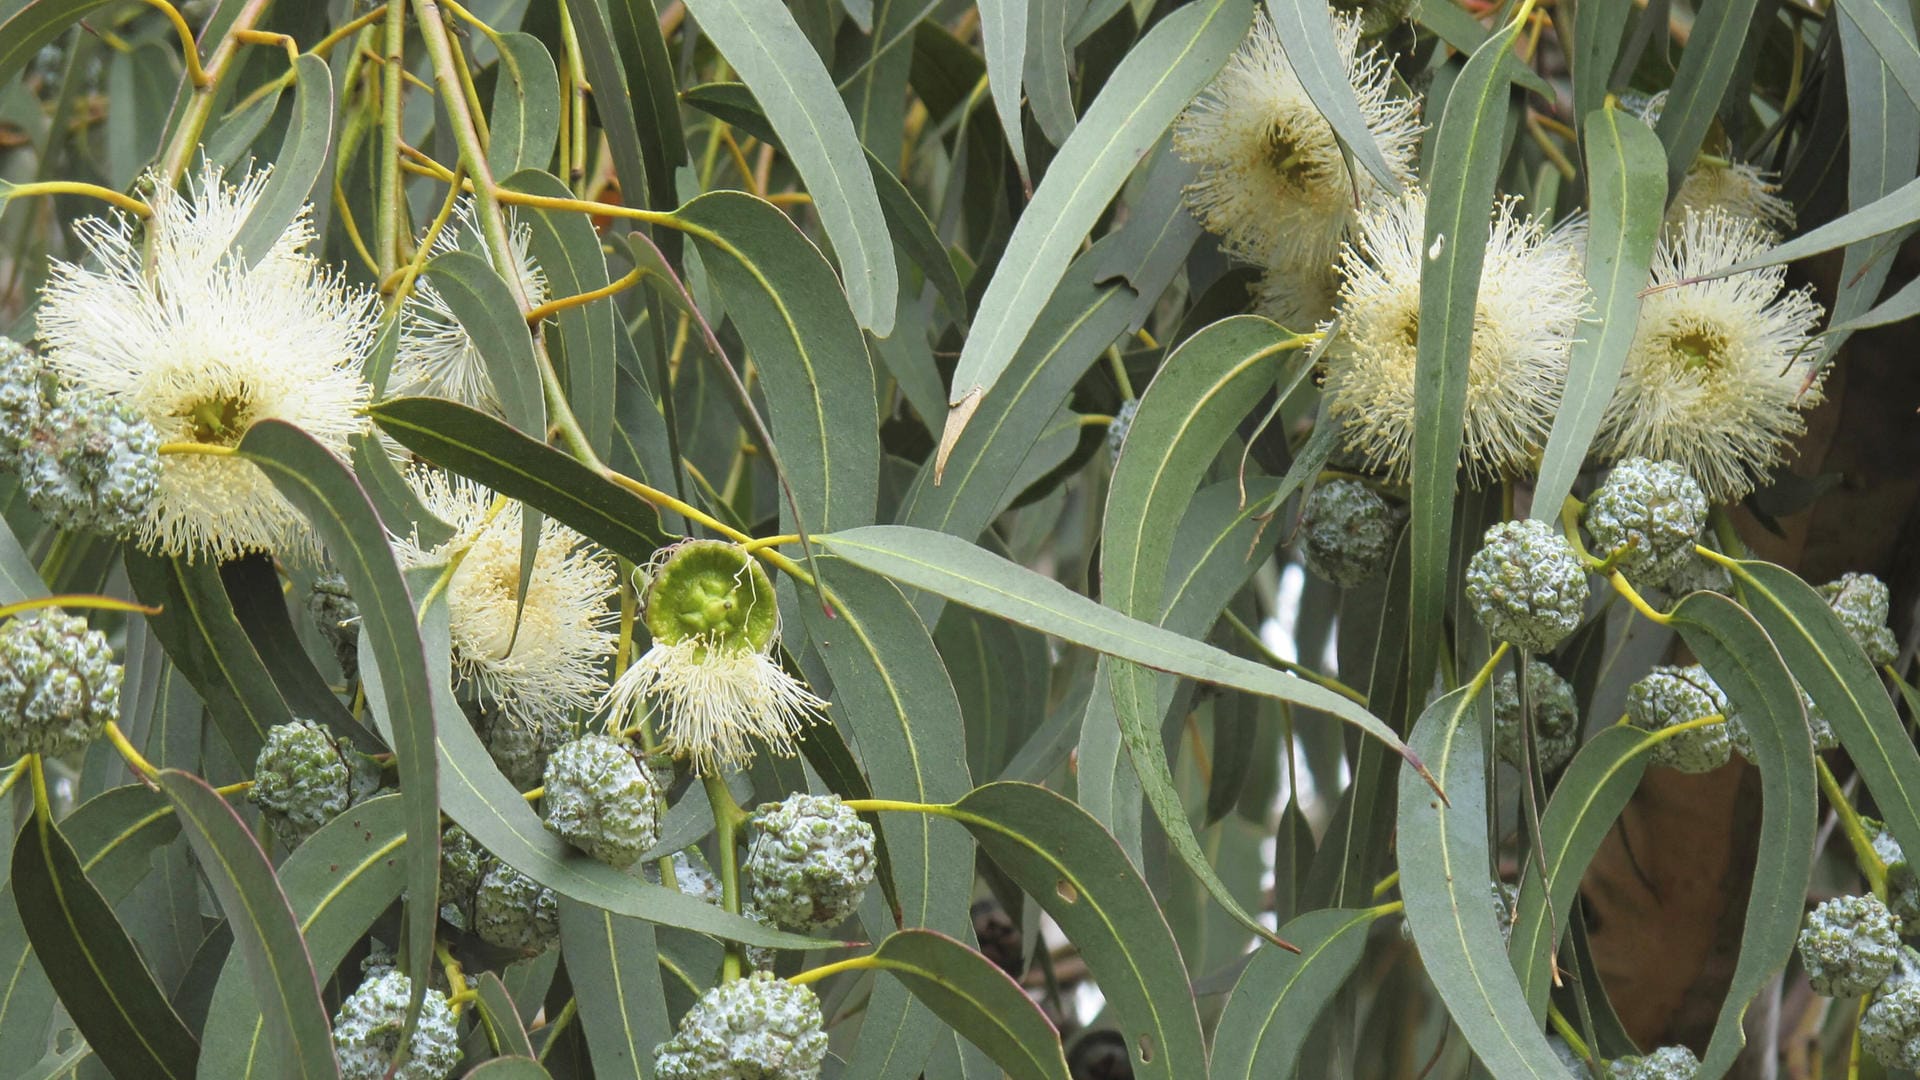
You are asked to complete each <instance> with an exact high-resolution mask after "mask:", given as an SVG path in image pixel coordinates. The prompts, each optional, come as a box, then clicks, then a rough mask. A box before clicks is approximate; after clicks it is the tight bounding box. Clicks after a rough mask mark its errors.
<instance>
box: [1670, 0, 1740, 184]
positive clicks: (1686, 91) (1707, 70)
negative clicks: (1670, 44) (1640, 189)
mask: <svg viewBox="0 0 1920 1080" xmlns="http://www.w3.org/2000/svg"><path fill="white" fill-rule="evenodd" d="M1758 7H1759V0H1707V2H1705V3H1703V4H1701V5H1700V8H1699V15H1698V16H1697V17H1696V18H1695V19H1694V20H1693V29H1692V31H1691V32H1690V33H1689V34H1688V35H1687V47H1686V49H1685V50H1683V51H1682V52H1681V54H1680V67H1679V69H1678V70H1676V71H1675V72H1674V73H1673V86H1672V88H1671V89H1669V90H1668V91H1667V104H1666V107H1665V108H1664V109H1662V110H1661V111H1660V123H1659V124H1658V125H1657V126H1656V128H1655V130H1656V131H1658V132H1659V134H1660V142H1661V143H1662V144H1663V145H1665V146H1666V148H1667V190H1668V191H1670V192H1671V191H1679V190H1680V181H1681V180H1683V179H1685V178H1686V175H1687V170H1688V169H1691V168H1693V159H1694V157H1695V155H1697V154H1699V153H1700V144H1701V143H1702V142H1704V141H1705V140H1706V137H1707V129H1708V128H1711V127H1712V126H1713V117H1714V114H1715V113H1717V112H1719V111H1720V102H1721V100H1722V99H1724V98H1725V97H1726V96H1727V84H1728V83H1729V82H1730V81H1732V79H1733V72H1734V68H1735V66H1736V65H1738V64H1739V62H1740V49H1741V46H1743V45H1745V44H1746V41H1747V33H1748V31H1749V30H1752V29H1753V28H1754V18H1753V13H1754V10H1755V9H1756V8H1758Z"/></svg>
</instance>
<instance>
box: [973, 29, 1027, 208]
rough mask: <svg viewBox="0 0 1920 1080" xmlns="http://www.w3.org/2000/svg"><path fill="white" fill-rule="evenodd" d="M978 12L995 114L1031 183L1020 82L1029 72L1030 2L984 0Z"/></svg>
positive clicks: (1017, 165)
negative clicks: (1023, 124) (1028, 6)
mask: <svg viewBox="0 0 1920 1080" xmlns="http://www.w3.org/2000/svg"><path fill="white" fill-rule="evenodd" d="M979 11H980V44H981V50H980V51H981V52H982V53H983V54H985V58H986V62H987V91H988V92H989V93H990V94H992V95H993V111H994V115H996V116H998V117H999V118H1000V130H1001V132H1003V133H1004V134H1005V135H1006V137H1007V146H1008V147H1010V148H1011V149H1012V151H1013V164H1014V167H1015V168H1016V169H1019V170H1020V179H1021V180H1022V181H1024V182H1026V183H1028V184H1031V183H1032V180H1031V179H1030V178H1029V176H1028V172H1027V145H1026V134H1025V130H1024V128H1023V127H1022V125H1021V123H1020V99H1021V97H1022V95H1021V92H1020V90H1021V87H1020V83H1021V80H1022V79H1024V78H1026V70H1027V0H982V2H981V3H980V5H979Z"/></svg>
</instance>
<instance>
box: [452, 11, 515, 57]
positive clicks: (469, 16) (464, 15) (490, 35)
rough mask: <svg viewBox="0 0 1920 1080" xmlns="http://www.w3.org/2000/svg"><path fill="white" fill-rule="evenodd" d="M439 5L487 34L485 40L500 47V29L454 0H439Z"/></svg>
mask: <svg viewBox="0 0 1920 1080" xmlns="http://www.w3.org/2000/svg"><path fill="white" fill-rule="evenodd" d="M440 5H441V6H442V7H444V8H446V9H447V10H448V11H451V12H453V13H454V14H455V15H457V16H459V17H460V20H461V21H462V22H464V23H466V24H468V25H469V26H472V27H473V28H474V29H475V30H478V31H480V32H481V33H483V34H485V35H487V40H488V41H491V42H493V44H494V47H495V48H499V47H500V31H498V30H495V29H494V28H493V27H491V26H488V25H487V24H486V23H485V22H484V21H482V20H481V18H480V17H479V16H478V15H475V14H474V13H473V12H471V11H468V10H467V9H466V8H464V7H461V6H460V5H459V4H458V3H456V2H455V0H440ZM503 51H504V50H503Z"/></svg>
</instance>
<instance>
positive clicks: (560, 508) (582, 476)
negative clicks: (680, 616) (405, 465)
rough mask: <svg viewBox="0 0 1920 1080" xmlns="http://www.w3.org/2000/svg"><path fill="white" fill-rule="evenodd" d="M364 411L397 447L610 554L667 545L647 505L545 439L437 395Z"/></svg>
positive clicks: (648, 552)
mask: <svg viewBox="0 0 1920 1080" xmlns="http://www.w3.org/2000/svg"><path fill="white" fill-rule="evenodd" d="M367 412H368V415H370V416H372V417H373V421H374V423H376V424H379V425H380V428H381V430H383V431H385V432H386V433H387V434H389V435H391V436H393V437H394V439H395V440H396V441H397V442H399V443H400V445H402V446H404V447H406V448H407V449H409V450H411V451H413V452H414V453H416V454H419V455H420V456H421V457H423V458H426V459H427V460H428V461H431V462H433V463H434V464H435V465H439V466H441V467H442V468H446V469H451V470H452V471H454V472H456V473H459V474H460V475H461V476H465V477H469V478H471V479H474V480H477V481H479V482H480V483H482V484H485V485H486V486H487V487H489V488H491V489H493V490H494V491H496V492H499V493H500V494H502V495H505V496H507V497H508V498H511V499H519V500H520V501H522V502H524V503H526V504H527V505H528V506H532V507H535V508H537V509H538V510H540V511H541V512H542V513H545V514H547V515H548V516H549V517H552V518H553V519H554V520H555V521H558V522H560V523H561V524H563V525H565V526H567V527H568V528H570V529H573V530H575V531H577V532H579V533H580V535H582V536H585V537H586V538H587V539H589V540H592V541H594V542H595V543H597V544H600V545H602V546H603V547H605V548H606V549H607V550H609V551H611V552H613V553H614V554H616V555H621V556H624V557H626V558H628V559H632V560H633V561H634V562H637V563H644V562H646V561H647V559H648V558H650V557H651V556H652V555H653V553H654V551H655V550H657V549H659V548H661V547H664V546H665V545H666V543H667V538H666V536H665V534H663V533H661V532H660V531H659V529H658V528H657V527H652V526H655V523H657V522H658V520H659V512H658V511H656V510H655V509H654V508H653V507H652V506H651V505H650V504H648V503H645V502H642V501H641V500H640V498H639V497H638V496H636V495H634V494H632V493H631V492H629V491H626V490H624V489H622V488H621V487H619V486H618V485H616V484H614V483H613V481H611V480H608V479H607V478H606V477H604V476H601V475H600V474H599V473H596V472H594V471H593V470H592V469H591V468H589V467H587V466H586V465H582V464H581V463H580V462H579V461H577V460H575V459H574V458H572V457H570V456H568V455H567V454H565V453H562V452H561V451H559V450H555V449H554V448H553V447H551V446H548V445H547V444H546V443H543V442H540V441H538V440H536V439H530V438H528V437H527V436H525V435H523V434H521V433H520V432H518V431H515V430H514V429H512V428H510V427H508V426H507V425H506V424H503V423H501V422H500V421H498V420H496V419H494V418H493V417H491V416H488V415H487V414H485V413H482V412H478V411H476V410H474V409H469V408H467V407H466V406H465V405H461V404H459V403H458V402H453V401H447V400H444V399H442V398H426V397H403V398H393V399H390V400H387V401H383V402H380V403H379V404H377V405H374V406H372V407H370V408H369V409H368V410H367Z"/></svg>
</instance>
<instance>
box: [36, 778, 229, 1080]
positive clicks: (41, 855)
mask: <svg viewBox="0 0 1920 1080" xmlns="http://www.w3.org/2000/svg"><path fill="white" fill-rule="evenodd" d="M12 875H13V876H12V887H13V898H14V902H15V903H16V904H17V905H18V906H19V910H20V921H21V923H22V925H23V926H25V927H26V931H27V937H28V939H29V940H30V941H31V942H32V943H33V952H34V955H35V957H36V958H38V959H39V961H40V964H41V970H43V971H44V972H45V973H46V976H47V981H48V982H50V983H52V984H53V988H54V990H55V992H57V993H58V994H59V995H60V1002H61V1004H63V1005H65V1006H66V1008H67V1014H68V1015H69V1016H70V1017H72V1019H73V1023H74V1026H75V1027H77V1028H79V1029H80V1034H81V1035H83V1036H85V1037H86V1040H87V1044H88V1045H89V1046H92V1047H93V1048H94V1052H95V1053H97V1054H99V1055H100V1060H101V1061H102V1062H103V1063H104V1064H105V1065H106V1066H107V1068H108V1069H109V1070H110V1071H111V1072H112V1073H113V1074H114V1075H116V1076H143V1077H147V1076H150V1077H168V1078H177V1080H190V1078H191V1077H192V1076H193V1068H194V1061H195V1060H196V1059H197V1058H198V1057H199V1055H200V1047H199V1045H198V1043H196V1042H195V1041H194V1038H193V1033H192V1032H190V1031H188V1030H187V1026H186V1024H184V1023H182V1022H181V1020H180V1015H179V1014H178V1013H176V1012H174V1011H173V1006H172V1005H169V1004H168V1003H167V998H166V995H165V994H163V993H161V992H160V988H159V987H158V986H156V985H154V981H153V975H152V973H151V972H149V971H148V970H147V967H146V965H145V964H144V963H142V962H141V960H140V953H139V951H138V950H136V949H135V948H134V945H133V940H132V939H131V938H129V937H128V936H127V931H126V928H125V927H123V926H121V925H120V920H118V919H116V918H114V915H113V909H112V908H111V907H109V906H108V904H107V901H106V898H105V897H103V896H101V895H100V890H98V889H96V888H94V887H93V883H92V882H90V881H88V880H87V876H86V874H85V872H83V871H82V870H81V868H80V859H79V856H77V855H76V854H75V853H74V850H73V847H72V845H70V844H68V843H67V839H66V837H64V836H62V835H60V829H59V827H58V826H56V825H55V824H54V823H53V822H52V821H51V820H49V819H48V818H47V817H46V816H45V815H44V814H39V813H36V814H34V815H33V818H32V819H31V820H30V821H28V822H27V824H26V827H25V828H23V829H21V830H20V836H19V838H18V839H17V840H16V841H15V842H14V848H13V871H12Z"/></svg>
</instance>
